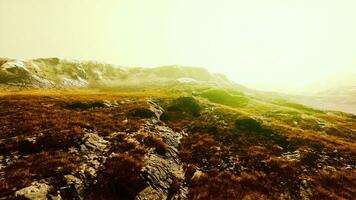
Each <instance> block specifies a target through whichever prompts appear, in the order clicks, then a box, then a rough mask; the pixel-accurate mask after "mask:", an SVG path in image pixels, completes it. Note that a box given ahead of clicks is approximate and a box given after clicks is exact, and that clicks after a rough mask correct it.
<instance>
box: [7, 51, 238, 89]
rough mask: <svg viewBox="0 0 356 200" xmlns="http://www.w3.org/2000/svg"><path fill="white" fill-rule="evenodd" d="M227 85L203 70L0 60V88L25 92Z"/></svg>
mask: <svg viewBox="0 0 356 200" xmlns="http://www.w3.org/2000/svg"><path fill="white" fill-rule="evenodd" d="M176 82H180V83H192V84H194V83H207V84H216V85H231V84H232V83H231V82H230V81H229V80H228V79H227V78H226V77H225V76H224V75H221V74H211V73H209V72H208V71H207V70H206V69H204V68H198V67H181V66H162V67H155V68H141V67H121V66H114V65H111V64H104V63H98V62H92V61H83V62H80V61H74V60H61V59H58V58H44V59H33V60H27V61H23V60H14V59H6V58H2V59H0V84H3V85H12V86H20V87H21V86H22V87H27V88H68V87H90V88H92V87H99V86H101V87H104V86H110V87H123V86H127V85H141V86H143V85H149V86H151V85H162V84H172V83H176Z"/></svg>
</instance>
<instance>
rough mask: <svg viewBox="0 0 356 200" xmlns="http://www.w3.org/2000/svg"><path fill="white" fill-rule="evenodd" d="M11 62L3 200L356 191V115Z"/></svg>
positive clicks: (217, 86)
mask: <svg viewBox="0 0 356 200" xmlns="http://www.w3.org/2000/svg"><path fill="white" fill-rule="evenodd" d="M1 62H2V65H1V73H0V77H1V78H0V80H1V81H2V84H3V85H2V87H4V88H5V89H6V90H3V91H2V92H0V112H1V114H0V199H125V200H130V199H138V200H143V199H201V200H206V199H208V200H209V199H212V200H213V199H214V200H215V199H218V200H219V199H224V200H225V199H305V200H307V199H353V197H354V194H355V193H356V189H355V185H356V165H355V163H356V143H355V140H356V116H355V115H353V114H347V113H342V112H333V111H324V110H318V109H314V108H310V107H307V106H304V105H302V104H298V103H295V102H292V101H289V100H286V99H285V98H281V97H280V96H278V95H267V94H264V95H262V94H261V93H258V92H256V91H253V90H249V89H246V88H244V87H242V86H239V85H236V84H234V83H232V82H230V81H229V80H227V79H226V78H224V77H223V76H221V75H214V74H211V73H209V72H207V71H206V70H204V69H201V68H184V67H178V66H167V67H159V68H148V69H147V68H125V67H116V66H112V65H106V64H97V63H96V64H95V63H94V64H93V63H92V62H84V63H82V62H80V63H79V62H78V63H76V62H72V61H71V62H69V61H63V60H59V59H37V60H31V61H14V60H8V59H6V60H4V59H2V60H1ZM63 80H69V81H67V82H65V81H64V82H63ZM99 80H100V81H99ZM68 82H70V83H71V84H67V83H68ZM79 82H81V83H85V84H78V83H79ZM72 83H73V84H72Z"/></svg>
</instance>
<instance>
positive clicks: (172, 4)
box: [0, 0, 356, 92]
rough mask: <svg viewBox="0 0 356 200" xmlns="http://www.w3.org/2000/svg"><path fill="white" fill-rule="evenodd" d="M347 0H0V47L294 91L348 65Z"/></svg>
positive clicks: (355, 65) (350, 13) (351, 65)
mask: <svg viewBox="0 0 356 200" xmlns="http://www.w3.org/2000/svg"><path fill="white" fill-rule="evenodd" d="M355 8H356V1H355V0H338V1H336V0H298V1H296V0H269V1H266V0H250V1H245V0H244V1H243V0H241V1H240V0H150V1H147V0H103V1H97V0H85V1H84V0H61V1H48V0H26V1H23V0H11V1H10V0H0V27H1V30H0V56H3V57H15V58H34V57H50V56H59V57H63V58H75V59H90V60H99V61H105V62H109V63H116V64H119V65H128V66H158V65H170V64H177V65H188V66H202V67H207V68H208V69H209V70H211V71H214V72H221V73H224V74H226V75H227V76H228V77H229V78H231V79H233V80H235V81H236V82H239V83H242V84H246V85H247V86H251V87H254V88H257V89H268V90H276V91H289V92H291V91H293V90H295V89H301V88H302V87H304V86H306V85H309V84H312V83H314V82H317V81H319V80H321V79H323V78H324V77H326V76H328V75H330V74H332V73H335V72H340V71H346V70H351V71H356V58H355V52H356V37H355V35H356V23H355V21H356V12H355Z"/></svg>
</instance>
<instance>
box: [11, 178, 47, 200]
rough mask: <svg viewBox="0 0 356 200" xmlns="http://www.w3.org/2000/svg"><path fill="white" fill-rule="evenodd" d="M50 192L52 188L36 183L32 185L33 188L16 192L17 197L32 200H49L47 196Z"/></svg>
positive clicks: (29, 187)
mask: <svg viewBox="0 0 356 200" xmlns="http://www.w3.org/2000/svg"><path fill="white" fill-rule="evenodd" d="M50 190H51V186H49V185H47V184H45V183H39V182H37V181H35V182H33V183H32V184H31V186H28V187H25V188H22V189H20V190H18V191H16V192H15V196H16V197H18V198H19V197H23V198H27V199H31V200H47V194H48V192H49V191H50Z"/></svg>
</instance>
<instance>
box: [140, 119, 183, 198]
mask: <svg viewBox="0 0 356 200" xmlns="http://www.w3.org/2000/svg"><path fill="white" fill-rule="evenodd" d="M142 131H144V132H146V133H148V134H150V135H156V136H160V137H162V138H163V141H164V142H165V143H166V144H168V146H169V148H168V151H167V152H166V154H165V155H164V156H162V155H159V154H158V153H155V152H150V153H149V154H148V155H147V165H146V166H145V167H144V168H143V170H142V175H143V176H144V178H145V180H146V181H147V182H148V184H149V186H148V187H147V188H145V189H144V190H143V191H141V192H140V193H139V195H138V196H137V198H136V199H139V200H143V199H186V198H187V196H186V195H187V192H188V189H187V188H186V187H184V186H183V185H182V183H183V180H184V171H183V167H182V163H181V161H180V159H179V156H178V150H177V149H178V146H179V144H180V139H181V138H182V137H183V134H184V133H183V132H180V133H179V132H174V131H173V130H172V129H170V128H168V127H166V126H161V125H157V124H153V123H151V122H147V124H146V125H145V127H144V128H143V129H142V130H140V131H139V132H138V133H140V132H142ZM176 184H177V185H176ZM173 187H174V188H173Z"/></svg>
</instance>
